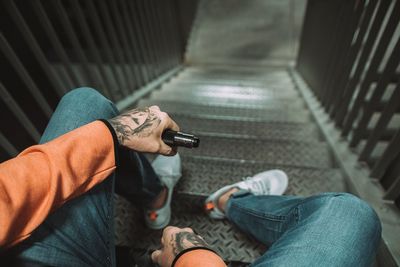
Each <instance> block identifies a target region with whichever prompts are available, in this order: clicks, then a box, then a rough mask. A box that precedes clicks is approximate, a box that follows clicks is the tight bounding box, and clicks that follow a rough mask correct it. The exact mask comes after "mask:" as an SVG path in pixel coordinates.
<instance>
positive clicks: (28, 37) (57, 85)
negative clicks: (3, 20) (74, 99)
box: [6, 0, 67, 96]
mask: <svg viewBox="0 0 400 267" xmlns="http://www.w3.org/2000/svg"><path fill="white" fill-rule="evenodd" d="M6 6H7V9H8V11H9V12H10V14H11V17H12V19H13V20H14V22H15V24H16V25H17V27H18V28H19V30H20V31H21V33H22V36H23V37H24V39H25V41H26V42H27V43H28V44H29V48H30V49H31V50H32V52H33V54H34V55H35V57H36V59H37V61H38V62H39V64H40V66H41V67H42V68H43V71H44V72H45V73H46V76H47V77H48V79H49V81H50V82H51V84H52V85H53V88H54V89H55V90H56V92H57V93H58V95H59V96H62V95H64V93H65V92H66V91H67V90H66V88H65V87H64V86H63V85H62V83H61V82H60V80H59V79H58V75H56V73H55V72H54V70H53V69H52V68H51V67H50V64H49V62H48V61H47V58H46V56H45V55H44V53H43V51H42V49H41V48H40V46H39V44H38V42H37V40H36V38H35V37H34V36H33V34H32V32H31V30H30V29H29V27H28V25H27V24H26V22H25V20H24V18H23V17H22V15H21V13H20V12H19V10H18V8H17V6H16V5H15V3H14V2H13V1H12V0H7V1H6Z"/></svg>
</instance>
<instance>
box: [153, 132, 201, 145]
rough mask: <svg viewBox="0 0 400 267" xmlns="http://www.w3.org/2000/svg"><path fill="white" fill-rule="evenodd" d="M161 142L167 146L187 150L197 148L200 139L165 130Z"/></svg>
mask: <svg viewBox="0 0 400 267" xmlns="http://www.w3.org/2000/svg"><path fill="white" fill-rule="evenodd" d="M161 137H162V140H163V141H164V143H166V144H167V145H169V146H183V147H188V148H193V147H198V146H199V144H200V139H199V138H198V137H196V136H194V135H192V134H188V133H182V132H175V131H172V130H165V131H164V133H163V134H162V136H161Z"/></svg>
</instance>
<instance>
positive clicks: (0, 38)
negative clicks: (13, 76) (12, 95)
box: [0, 33, 53, 118]
mask: <svg viewBox="0 0 400 267" xmlns="http://www.w3.org/2000/svg"><path fill="white" fill-rule="evenodd" d="M0 49H1V50H2V51H3V54H4V55H5V57H6V58H8V60H9V61H10V63H11V65H12V66H13V67H14V68H15V70H16V71H17V73H18V74H19V76H20V77H21V80H22V81H23V82H24V83H25V85H26V87H27V88H28V89H29V91H30V92H31V93H32V96H33V97H34V99H35V100H36V101H37V102H38V104H39V106H40V108H41V109H42V110H43V112H44V113H45V115H46V116H47V118H50V116H51V114H52V113H53V110H52V108H51V107H50V106H49V104H48V103H47V101H46V99H45V98H44V97H43V95H42V93H41V92H40V90H39V89H38V88H37V86H36V84H35V82H34V81H33V79H32V78H31V77H30V76H29V74H28V72H27V71H26V69H25V67H24V65H23V64H22V62H21V61H20V60H19V58H18V56H17V55H16V54H15V52H14V50H13V49H12V48H11V46H10V44H9V43H8V42H7V40H6V39H5V37H4V35H3V34H2V33H0Z"/></svg>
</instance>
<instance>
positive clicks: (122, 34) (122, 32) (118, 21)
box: [109, 1, 137, 96]
mask: <svg viewBox="0 0 400 267" xmlns="http://www.w3.org/2000/svg"><path fill="white" fill-rule="evenodd" d="M109 3H110V4H111V12H113V13H114V18H115V22H116V28H117V32H118V35H119V36H120V37H121V40H122V47H123V49H124V50H125V53H124V54H125V55H127V57H126V64H127V68H128V69H129V70H130V73H131V75H130V76H129V77H130V83H131V84H128V87H129V88H126V89H127V90H125V96H127V95H128V94H129V93H131V92H132V91H133V90H131V88H132V89H134V88H136V83H137V81H135V79H133V77H135V69H134V68H133V67H132V64H131V62H135V59H134V58H133V54H132V50H131V49H130V47H129V44H128V40H127V37H126V30H125V28H124V25H123V23H122V21H121V18H120V14H119V12H118V7H117V3H116V1H109Z"/></svg>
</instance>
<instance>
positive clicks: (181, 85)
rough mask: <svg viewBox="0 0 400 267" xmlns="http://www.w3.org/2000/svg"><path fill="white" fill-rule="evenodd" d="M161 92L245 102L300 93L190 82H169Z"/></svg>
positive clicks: (290, 90)
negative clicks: (236, 99) (239, 99)
mask: <svg viewBox="0 0 400 267" xmlns="http://www.w3.org/2000/svg"><path fill="white" fill-rule="evenodd" d="M161 92H169V93H175V94H189V95H192V96H195V97H196V96H209V97H228V98H241V99H243V101H246V100H247V99H254V98H258V97H260V98H270V99H271V98H297V99H299V96H300V95H299V93H298V91H296V90H295V89H291V88H275V87H273V86H264V87H252V86H234V85H230V86H226V85H218V84H217V85H214V84H198V83H189V82H182V81H176V82H169V83H167V84H164V85H163V87H162V90H161Z"/></svg>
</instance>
